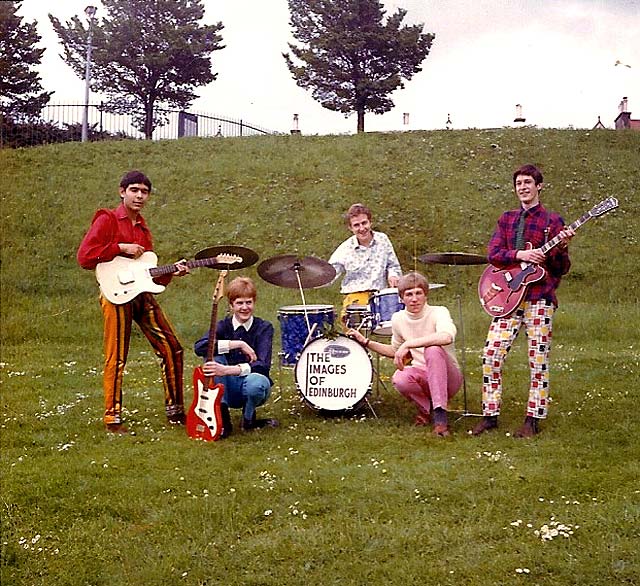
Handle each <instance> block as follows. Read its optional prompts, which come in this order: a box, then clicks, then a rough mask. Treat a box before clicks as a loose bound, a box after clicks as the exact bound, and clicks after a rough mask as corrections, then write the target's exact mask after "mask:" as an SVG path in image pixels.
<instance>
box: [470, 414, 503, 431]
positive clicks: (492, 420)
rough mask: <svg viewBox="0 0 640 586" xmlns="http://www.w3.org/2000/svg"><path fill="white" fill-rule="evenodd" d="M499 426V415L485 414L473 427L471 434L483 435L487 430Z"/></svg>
mask: <svg viewBox="0 0 640 586" xmlns="http://www.w3.org/2000/svg"><path fill="white" fill-rule="evenodd" d="M496 427H498V416H497V415H485V416H484V417H483V418H482V421H481V422H480V423H478V425H476V426H475V427H474V428H473V431H472V432H471V435H482V434H483V433H484V432H485V431H490V430H492V429H495V428H496Z"/></svg>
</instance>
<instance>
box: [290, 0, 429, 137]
mask: <svg viewBox="0 0 640 586" xmlns="http://www.w3.org/2000/svg"><path fill="white" fill-rule="evenodd" d="M288 1H289V11H290V13H291V21H290V24H291V27H292V28H293V36H294V38H295V39H296V40H297V41H298V42H299V43H300V44H301V45H300V46H296V45H294V44H291V43H289V49H290V50H291V53H292V54H293V55H294V56H295V57H296V58H297V59H298V60H299V61H301V62H303V64H299V65H297V64H296V63H294V61H293V59H292V58H291V55H290V54H289V53H283V57H284V58H285V60H286V62H287V66H288V67H289V71H291V73H292V74H293V78H294V79H295V80H296V83H297V84H298V85H299V86H300V87H303V88H305V89H311V92H312V95H313V97H314V99H316V100H317V101H318V102H320V104H322V106H323V107H325V108H327V109H329V110H334V111H336V112H342V113H343V114H344V115H345V117H348V116H349V114H351V113H352V112H356V113H357V115H358V132H364V115H365V112H373V113H375V114H382V113H384V112H388V111H389V110H391V108H393V105H394V104H393V101H392V100H391V98H389V94H390V93H391V92H393V91H394V90H396V89H399V88H404V82H403V80H405V79H406V80H409V79H411V77H413V75H414V74H415V73H418V72H419V71H421V68H420V64H421V63H422V61H423V60H424V59H425V58H426V57H427V55H428V54H429V50H430V49H431V44H432V43H433V41H434V39H435V35H434V34H432V33H423V32H422V30H423V28H424V25H423V24H417V25H414V26H402V21H403V19H404V17H405V15H406V13H407V11H406V10H404V9H402V8H398V10H397V11H396V12H395V13H394V14H392V15H391V16H389V17H388V18H387V20H386V23H383V18H384V17H385V14H386V12H385V10H383V6H382V4H381V3H380V2H378V1H377V0H288Z"/></svg>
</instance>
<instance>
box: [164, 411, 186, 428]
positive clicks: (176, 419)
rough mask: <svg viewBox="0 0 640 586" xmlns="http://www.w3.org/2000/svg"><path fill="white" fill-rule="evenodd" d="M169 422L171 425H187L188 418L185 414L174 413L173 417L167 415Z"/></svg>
mask: <svg viewBox="0 0 640 586" xmlns="http://www.w3.org/2000/svg"><path fill="white" fill-rule="evenodd" d="M167 421H168V422H169V423H170V424H171V425H185V423H186V422H187V416H186V415H185V414H184V413H174V414H173V415H167Z"/></svg>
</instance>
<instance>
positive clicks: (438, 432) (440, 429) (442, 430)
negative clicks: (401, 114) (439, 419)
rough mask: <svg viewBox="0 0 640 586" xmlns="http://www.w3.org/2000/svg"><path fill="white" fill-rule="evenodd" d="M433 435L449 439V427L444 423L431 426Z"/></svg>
mask: <svg viewBox="0 0 640 586" xmlns="http://www.w3.org/2000/svg"><path fill="white" fill-rule="evenodd" d="M433 435H435V436H437V437H449V436H450V435H451V432H450V431H449V426H448V425H447V424H445V423H439V424H437V425H434V426H433Z"/></svg>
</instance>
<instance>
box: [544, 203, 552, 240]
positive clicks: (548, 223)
mask: <svg viewBox="0 0 640 586" xmlns="http://www.w3.org/2000/svg"><path fill="white" fill-rule="evenodd" d="M544 213H545V214H546V215H547V225H546V227H545V229H544V242H543V244H546V243H547V242H549V225H550V224H551V216H550V215H549V210H544Z"/></svg>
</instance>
